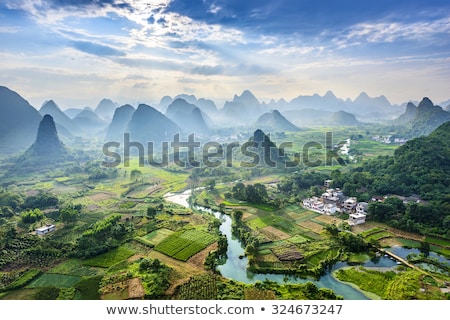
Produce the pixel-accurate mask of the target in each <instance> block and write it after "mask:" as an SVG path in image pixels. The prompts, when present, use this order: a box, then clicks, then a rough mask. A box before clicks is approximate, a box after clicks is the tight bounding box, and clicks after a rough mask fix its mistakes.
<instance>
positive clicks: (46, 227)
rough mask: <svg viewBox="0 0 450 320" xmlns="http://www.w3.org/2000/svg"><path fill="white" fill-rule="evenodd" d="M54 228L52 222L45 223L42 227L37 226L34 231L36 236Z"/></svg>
mask: <svg viewBox="0 0 450 320" xmlns="http://www.w3.org/2000/svg"><path fill="white" fill-rule="evenodd" d="M55 230H56V226H55V225H54V224H47V225H45V226H44V227H40V228H37V229H36V230H35V231H36V234H37V235H38V236H43V235H44V234H47V233H49V232H52V231H55Z"/></svg>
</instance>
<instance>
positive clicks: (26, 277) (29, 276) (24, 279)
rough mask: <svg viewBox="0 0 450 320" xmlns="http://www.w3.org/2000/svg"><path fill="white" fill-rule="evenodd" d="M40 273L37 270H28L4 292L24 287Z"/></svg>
mask: <svg viewBox="0 0 450 320" xmlns="http://www.w3.org/2000/svg"><path fill="white" fill-rule="evenodd" d="M41 273H42V272H41V271H40V270H37V269H30V270H28V271H27V272H25V273H24V274H23V275H22V276H21V277H20V278H19V279H17V280H15V281H14V282H12V283H11V284H9V285H8V286H7V287H6V288H5V290H13V289H17V288H21V287H23V286H25V285H26V284H28V283H30V282H31V281H33V280H34V279H35V278H37V277H38V276H39V275H40V274H41Z"/></svg>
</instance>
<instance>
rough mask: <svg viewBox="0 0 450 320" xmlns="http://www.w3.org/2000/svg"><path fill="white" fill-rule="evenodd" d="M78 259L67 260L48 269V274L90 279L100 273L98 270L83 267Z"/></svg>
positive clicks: (81, 261)
mask: <svg viewBox="0 0 450 320" xmlns="http://www.w3.org/2000/svg"><path fill="white" fill-rule="evenodd" d="M83 263H84V261H83V260H80V259H68V260H67V261H65V262H63V263H61V264H59V265H57V266H56V267H53V268H51V269H50V271H49V272H50V273H58V274H67V275H73V276H79V277H90V276H95V275H97V274H99V273H100V270H99V269H96V268H93V267H89V266H86V265H83Z"/></svg>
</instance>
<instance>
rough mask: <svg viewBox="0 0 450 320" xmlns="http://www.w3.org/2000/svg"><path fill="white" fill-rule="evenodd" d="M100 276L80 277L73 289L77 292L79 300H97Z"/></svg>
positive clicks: (98, 297)
mask: <svg viewBox="0 0 450 320" xmlns="http://www.w3.org/2000/svg"><path fill="white" fill-rule="evenodd" d="M101 280H102V276H96V277H92V278H87V279H82V280H81V281H80V282H78V283H77V284H76V285H75V289H76V290H77V291H78V292H79V294H80V296H79V300H99V299H100V295H99V293H98V290H99V288H100V281H101Z"/></svg>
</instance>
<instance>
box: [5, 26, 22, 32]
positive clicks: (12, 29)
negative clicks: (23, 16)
mask: <svg viewBox="0 0 450 320" xmlns="http://www.w3.org/2000/svg"><path fill="white" fill-rule="evenodd" d="M20 29H21V28H20V27H17V26H0V33H17V32H19V31H20Z"/></svg>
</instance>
